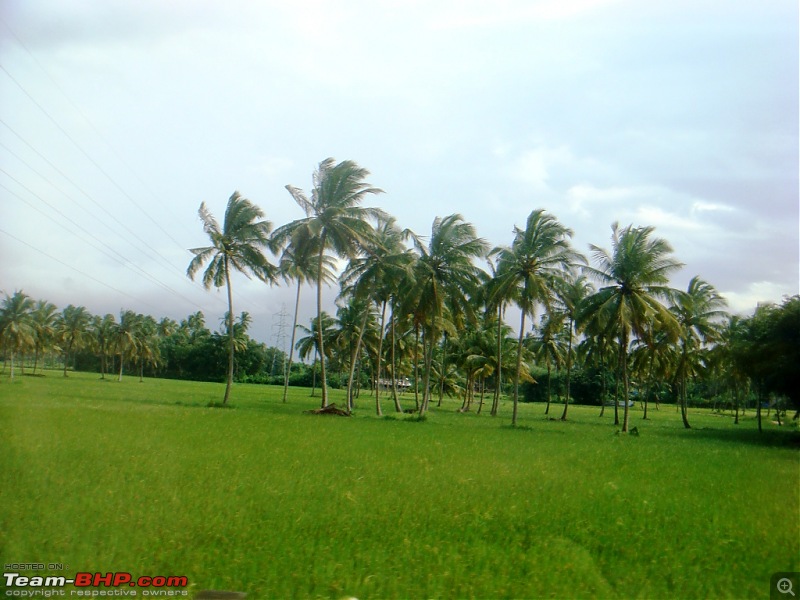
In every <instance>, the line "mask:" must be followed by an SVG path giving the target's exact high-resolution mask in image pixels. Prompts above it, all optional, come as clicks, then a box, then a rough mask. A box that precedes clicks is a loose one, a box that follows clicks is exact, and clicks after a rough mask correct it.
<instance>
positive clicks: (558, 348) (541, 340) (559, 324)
mask: <svg viewBox="0 0 800 600" xmlns="http://www.w3.org/2000/svg"><path fill="white" fill-rule="evenodd" d="M564 319H565V315H564V313H562V312H559V311H550V312H548V313H545V314H543V315H542V318H541V322H540V323H539V326H538V327H536V328H535V329H534V335H533V336H532V337H528V338H526V339H525V342H527V343H528V344H529V346H531V347H532V348H531V349H532V350H533V354H534V356H535V357H536V359H537V360H538V361H539V362H540V363H541V362H543V363H544V364H545V367H547V407H546V408H545V410H544V414H546V415H548V414H550V399H551V395H550V389H551V386H550V384H551V381H552V369H553V367H554V366H555V368H556V374H558V372H559V371H560V370H561V365H562V364H563V363H564V362H565V360H566V356H565V355H566V351H567V349H566V348H565V347H564V335H563V332H564Z"/></svg>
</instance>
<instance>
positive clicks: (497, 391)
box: [490, 303, 503, 417]
mask: <svg viewBox="0 0 800 600" xmlns="http://www.w3.org/2000/svg"><path fill="white" fill-rule="evenodd" d="M502 332H503V304H502V303H500V304H499V305H498V306H497V374H496V375H495V377H494V381H495V384H494V397H493V398H492V410H491V412H490V414H491V415H492V416H493V417H496V416H497V409H498V407H499V406H500V387H501V385H500V383H501V381H502V366H503V340H502Z"/></svg>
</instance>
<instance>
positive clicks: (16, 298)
mask: <svg viewBox="0 0 800 600" xmlns="http://www.w3.org/2000/svg"><path fill="white" fill-rule="evenodd" d="M33 309H34V303H33V300H32V299H31V297H30V296H28V295H27V294H26V293H24V292H22V291H18V292H14V295H13V296H9V295H8V294H6V297H5V300H3V304H2V307H0V339H2V340H3V345H4V346H6V347H7V348H8V349H9V352H10V353H11V380H12V381H13V380H14V355H15V354H18V353H19V354H22V353H24V352H25V350H27V349H28V348H30V347H31V346H33V345H34V327H33V319H32V316H31V315H32V312H33Z"/></svg>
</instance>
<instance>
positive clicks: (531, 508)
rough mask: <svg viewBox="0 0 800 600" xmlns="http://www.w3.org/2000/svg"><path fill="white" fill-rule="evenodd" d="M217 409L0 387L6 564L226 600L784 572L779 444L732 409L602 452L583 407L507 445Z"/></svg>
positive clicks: (363, 420) (518, 592)
mask: <svg viewBox="0 0 800 600" xmlns="http://www.w3.org/2000/svg"><path fill="white" fill-rule="evenodd" d="M223 391H224V384H222V383H219V384H214V383H200V382H187V381H174V380H160V379H145V380H144V382H143V383H140V382H139V381H138V377H134V376H123V378H122V381H117V379H116V378H114V379H111V378H106V379H105V380H101V379H99V378H98V375H97V374H86V373H71V375H70V377H69V378H67V379H64V378H63V377H62V375H61V373H59V372H53V371H46V372H45V376H44V377H17V378H16V379H15V380H14V381H13V382H10V381H9V379H7V378H6V379H4V380H2V382H0V424H2V428H3V431H4V434H3V436H2V438H0V439H1V440H2V441H0V456H1V457H2V458H0V461H1V463H2V468H0V532H2V533H1V534H0V535H1V536H2V537H1V538H0V539H2V548H3V551H2V556H3V558H4V560H5V561H6V562H8V561H11V560H13V561H19V562H22V561H28V562H57V563H64V565H65V569H66V570H67V571H68V572H69V573H74V572H76V571H102V572H108V571H129V572H132V573H133V574H134V575H136V576H138V575H185V576H187V577H188V578H189V582H190V588H191V590H192V593H194V592H196V591H197V590H200V589H227V590H239V591H244V592H247V593H248V598H289V597H295V598H303V597H308V598H314V597H323V598H327V597H331V598H343V597H349V596H354V597H357V598H423V597H426V598H473V597H474V598H540V597H559V598H564V597H571V598H572V597H576V598H579V597H599V598H709V597H727V598H745V597H766V595H767V594H768V585H769V579H770V575H771V574H772V573H774V572H777V571H793V570H794V571H796V570H800V562H799V561H798V557H799V556H800V526H799V525H800V524H799V523H798V513H797V507H798V506H799V505H800V497H799V495H800V470H799V469H798V432H797V428H796V425H795V424H793V423H789V424H786V425H783V426H778V425H777V424H776V423H774V422H773V421H774V413H773V414H772V416H771V417H769V418H765V419H764V424H763V431H762V432H761V433H760V434H759V432H758V429H757V424H756V416H755V412H754V411H752V410H751V411H748V412H747V413H746V414H744V415H740V423H739V424H738V425H736V424H734V419H733V416H732V415H731V414H730V413H717V412H712V411H711V410H705V409H703V410H700V409H697V410H695V411H694V412H693V416H692V419H693V428H692V429H690V430H687V429H685V428H684V426H683V424H682V419H681V413H680V411H678V410H677V409H676V406H675V405H671V404H670V405H667V404H662V405H661V406H660V410H655V409H654V407H651V409H650V411H651V412H650V415H649V416H650V419H649V420H648V421H646V422H645V421H642V420H641V416H642V411H641V408H640V407H639V405H638V404H637V405H635V406H633V407H631V408H630V417H631V425H632V427H636V430H635V432H634V435H630V434H629V435H621V434H620V427H619V426H615V425H614V424H613V411H609V410H607V411H606V412H605V415H604V416H603V417H599V416H598V414H599V411H598V408H597V407H588V406H574V407H571V408H570V413H569V420H568V421H561V420H558V419H554V418H550V417H548V416H546V415H545V414H544V409H545V404H544V403H539V402H534V403H520V405H519V407H518V415H517V426H516V427H513V428H512V427H510V426H509V422H510V418H511V413H512V411H513V400H512V399H508V398H505V397H503V398H501V400H500V402H499V405H498V414H497V417H494V418H493V417H491V416H489V414H488V413H484V414H482V415H476V414H475V413H474V411H471V412H468V413H461V412H459V411H458V409H459V408H460V407H461V402H460V401H458V400H455V399H448V398H445V400H444V402H443V403H442V406H441V407H437V406H436V403H432V404H431V406H430V408H429V410H428V412H427V414H426V415H425V418H424V419H421V418H419V416H418V415H415V414H405V413H392V414H391V415H387V416H384V417H378V416H376V415H375V411H374V399H373V400H369V399H368V398H367V397H366V394H365V395H363V396H362V397H360V398H357V399H355V407H354V413H353V416H352V417H350V418H340V417H331V416H317V415H311V414H307V413H306V412H304V411H306V410H309V409H312V408H315V407H318V406H319V398H318V397H316V398H315V397H311V396H310V394H309V392H310V390H309V389H304V388H290V393H289V395H288V398H287V402H285V403H284V402H283V401H282V397H283V389H282V387H281V386H264V385H245V384H236V385H235V386H234V388H233V390H232V401H231V402H230V403H229V404H228V406H229V407H230V408H221V407H219V406H218V405H219V399H220V397H221V394H222V392H223ZM318 393H319V392H317V395H318ZM329 394H330V397H331V398H330V399H331V401H333V402H337V403H339V405H340V406H341V405H343V403H346V396H345V394H346V391H345V390H337V389H331V390H329ZM401 403H402V404H403V405H404V406H406V407H412V406H413V404H414V400H413V394H408V393H407V394H404V395H402V396H401ZM215 405H216V406H217V407H214V406H215ZM764 416H765V417H766V415H764ZM631 431H633V429H631Z"/></svg>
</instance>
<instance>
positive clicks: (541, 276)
mask: <svg viewBox="0 0 800 600" xmlns="http://www.w3.org/2000/svg"><path fill="white" fill-rule="evenodd" d="M571 237H572V230H571V229H569V228H568V227H565V226H564V225H562V224H561V223H559V222H558V220H557V219H556V218H555V217H554V216H552V215H550V214H548V213H546V212H545V211H544V210H542V209H537V210H534V211H533V212H532V213H531V214H530V215H528V219H527V221H526V224H525V229H520V228H519V227H514V241H513V242H512V244H511V246H510V247H508V246H502V247H498V248H495V249H494V250H493V251H492V253H491V254H492V255H493V256H496V257H497V274H496V279H497V283H496V284H495V290H494V294H495V303H500V302H503V301H505V302H507V301H512V302H514V303H515V304H516V305H517V306H518V307H519V309H520V313H521V315H520V324H519V347H518V348H517V365H516V370H515V373H514V410H513V414H512V417H511V424H512V425H516V424H517V405H518V402H519V380H520V371H521V369H522V346H523V337H524V335H525V319H526V318H527V317H528V316H530V317H531V318H533V316H534V313H535V310H536V307H537V306H539V305H541V306H544V307H545V309H549V307H550V305H551V304H552V300H553V292H554V289H555V287H556V285H557V283H556V282H557V281H559V280H560V279H562V278H563V277H564V274H565V273H566V272H567V271H568V270H569V269H570V268H571V267H572V265H573V264H575V263H576V262H578V261H579V255H578V253H577V252H575V250H573V248H572V246H570V242H569V240H570V238H571Z"/></svg>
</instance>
